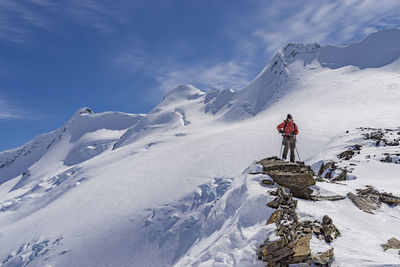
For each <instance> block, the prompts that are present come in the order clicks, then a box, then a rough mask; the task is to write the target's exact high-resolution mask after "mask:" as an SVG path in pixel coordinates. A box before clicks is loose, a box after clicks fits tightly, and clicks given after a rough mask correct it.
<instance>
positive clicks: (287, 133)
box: [277, 114, 299, 162]
mask: <svg viewBox="0 0 400 267" xmlns="http://www.w3.org/2000/svg"><path fill="white" fill-rule="evenodd" d="M277 129H278V132H279V133H281V134H282V135H283V144H284V145H285V148H284V149H283V154H282V158H283V160H286V156H287V153H288V150H289V148H290V161H291V162H294V158H295V156H294V150H295V149H296V135H298V134H299V130H298V129H297V125H296V123H294V122H293V117H292V115H290V114H288V115H287V117H286V120H285V121H283V122H282V123H281V124H279V125H278V127H277Z"/></svg>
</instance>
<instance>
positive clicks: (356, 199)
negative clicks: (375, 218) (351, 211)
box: [347, 192, 380, 214]
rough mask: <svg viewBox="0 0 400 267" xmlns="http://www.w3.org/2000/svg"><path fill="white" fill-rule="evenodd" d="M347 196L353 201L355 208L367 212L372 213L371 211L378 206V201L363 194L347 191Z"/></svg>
mask: <svg viewBox="0 0 400 267" xmlns="http://www.w3.org/2000/svg"><path fill="white" fill-rule="evenodd" d="M347 197H348V198H349V199H350V200H351V201H352V202H353V203H354V205H356V207H357V208H359V209H360V210H362V211H364V212H367V213H371V214H374V213H373V212H372V211H373V210H376V209H377V208H379V207H380V203H377V202H376V201H374V200H372V199H370V198H368V197H365V196H359V195H355V194H353V193H351V192H349V193H347Z"/></svg>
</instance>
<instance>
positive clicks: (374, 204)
mask: <svg viewBox="0 0 400 267" xmlns="http://www.w3.org/2000/svg"><path fill="white" fill-rule="evenodd" d="M356 191H357V194H353V193H351V192H349V193H348V194H347V196H348V198H349V199H350V200H351V201H352V202H353V203H354V205H356V206H357V207H358V208H359V209H360V210H362V211H365V212H367V213H371V214H373V211H374V210H376V209H378V208H379V207H380V206H381V203H386V204H388V205H398V204H400V197H398V196H393V195H392V194H390V193H386V192H379V191H378V190H376V189H375V188H373V187H372V186H367V188H365V189H357V190H356Z"/></svg>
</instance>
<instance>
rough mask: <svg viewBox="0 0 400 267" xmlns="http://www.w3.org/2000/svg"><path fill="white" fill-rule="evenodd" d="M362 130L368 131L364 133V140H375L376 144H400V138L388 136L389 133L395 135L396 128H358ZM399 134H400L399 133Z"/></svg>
mask: <svg viewBox="0 0 400 267" xmlns="http://www.w3.org/2000/svg"><path fill="white" fill-rule="evenodd" d="M358 129H360V130H362V131H368V132H367V133H365V134H363V137H364V140H373V141H375V145H376V146H399V145H400V138H394V139H391V138H387V134H391V135H394V134H395V130H393V129H376V128H358ZM397 135H399V134H398V133H397Z"/></svg>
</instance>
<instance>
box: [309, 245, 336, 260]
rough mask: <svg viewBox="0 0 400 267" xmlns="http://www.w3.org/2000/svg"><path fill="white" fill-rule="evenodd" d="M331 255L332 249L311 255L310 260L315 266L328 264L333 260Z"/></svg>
mask: <svg viewBox="0 0 400 267" xmlns="http://www.w3.org/2000/svg"><path fill="white" fill-rule="evenodd" d="M333 255H334V253H333V248H331V249H328V250H327V251H325V252H323V253H317V254H314V253H311V259H312V260H313V261H314V262H315V263H317V264H328V263H329V261H330V260H331V259H332V258H333Z"/></svg>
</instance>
